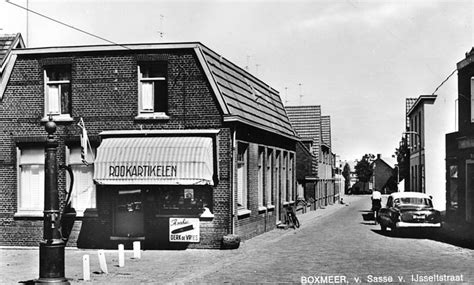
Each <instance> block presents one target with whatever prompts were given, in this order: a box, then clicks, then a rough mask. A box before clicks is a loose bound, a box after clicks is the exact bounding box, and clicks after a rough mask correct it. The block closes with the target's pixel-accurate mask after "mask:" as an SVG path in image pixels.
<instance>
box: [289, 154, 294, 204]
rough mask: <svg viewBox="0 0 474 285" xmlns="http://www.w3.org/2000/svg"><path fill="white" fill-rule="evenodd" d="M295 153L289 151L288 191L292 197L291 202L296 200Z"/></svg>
mask: <svg viewBox="0 0 474 285" xmlns="http://www.w3.org/2000/svg"><path fill="white" fill-rule="evenodd" d="M294 161H295V160H294V153H292V152H289V153H288V192H289V197H290V202H294V200H295V196H294V194H295V191H294V190H295V187H294V175H295V169H294Z"/></svg>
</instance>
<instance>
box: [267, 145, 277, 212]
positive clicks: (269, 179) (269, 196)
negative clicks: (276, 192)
mask: <svg viewBox="0 0 474 285" xmlns="http://www.w3.org/2000/svg"><path fill="white" fill-rule="evenodd" d="M274 163H275V162H274V159H273V151H272V150H271V149H267V159H266V161H265V168H266V169H265V199H266V202H267V207H268V206H271V205H273V192H272V188H273V172H272V169H273V167H274Z"/></svg>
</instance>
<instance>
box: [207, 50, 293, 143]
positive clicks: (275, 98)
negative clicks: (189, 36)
mask: <svg viewBox="0 0 474 285" xmlns="http://www.w3.org/2000/svg"><path fill="white" fill-rule="evenodd" d="M200 49H201V51H202V54H203V57H204V60H205V61H206V64H207V67H208V68H209V70H210V72H211V75H212V76H211V77H212V80H213V81H214V82H215V83H216V85H217V89H218V92H219V93H220V96H222V99H223V101H224V103H225V107H226V108H227V110H228V111H229V114H228V115H227V116H225V117H224V121H226V122H231V121H240V122H243V123H246V124H250V125H254V126H256V127H258V128H264V129H268V128H269V129H270V130H272V131H273V132H277V133H280V134H281V135H285V136H288V137H292V138H295V137H296V134H295V132H294V130H293V128H292V126H291V124H290V120H289V119H288V116H287V114H286V112H285V107H284V106H283V103H282V101H281V98H280V95H279V93H278V91H276V90H275V89H273V88H272V87H270V86H269V85H267V84H265V83H264V82H262V81H260V80H259V79H258V78H256V77H254V76H253V75H251V74H250V73H248V72H247V71H245V70H244V69H242V68H240V67H238V66H236V65H235V64H233V63H232V62H230V61H228V60H226V59H225V58H223V57H222V56H220V55H218V54H217V53H215V52H214V51H212V50H210V49H209V48H207V47H206V46H204V45H200Z"/></svg>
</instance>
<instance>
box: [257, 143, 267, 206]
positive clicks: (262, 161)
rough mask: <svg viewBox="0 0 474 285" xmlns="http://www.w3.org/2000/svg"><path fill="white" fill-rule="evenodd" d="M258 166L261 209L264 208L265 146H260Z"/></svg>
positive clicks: (259, 204)
mask: <svg viewBox="0 0 474 285" xmlns="http://www.w3.org/2000/svg"><path fill="white" fill-rule="evenodd" d="M257 167H258V168H257V190H258V207H259V210H264V209H265V208H264V204H263V203H264V192H265V190H264V180H265V148H263V147H258V165H257Z"/></svg>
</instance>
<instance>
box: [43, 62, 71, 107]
mask: <svg viewBox="0 0 474 285" xmlns="http://www.w3.org/2000/svg"><path fill="white" fill-rule="evenodd" d="M44 82H45V115H46V116H47V115H53V116H61V115H67V116H69V115H70V114H71V105H72V104H71V66H70V65H52V66H48V67H47V68H45V70H44Z"/></svg>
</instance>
